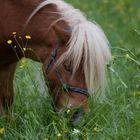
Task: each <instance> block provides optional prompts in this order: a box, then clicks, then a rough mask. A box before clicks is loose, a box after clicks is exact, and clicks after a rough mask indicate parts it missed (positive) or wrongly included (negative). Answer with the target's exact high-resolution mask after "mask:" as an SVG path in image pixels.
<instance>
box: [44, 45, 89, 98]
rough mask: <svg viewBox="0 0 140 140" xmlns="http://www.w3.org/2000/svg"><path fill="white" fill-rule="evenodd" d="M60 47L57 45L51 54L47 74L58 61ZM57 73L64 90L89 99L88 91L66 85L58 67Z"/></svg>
mask: <svg viewBox="0 0 140 140" xmlns="http://www.w3.org/2000/svg"><path fill="white" fill-rule="evenodd" d="M58 46H59V44H57V45H56V47H55V48H54V49H53V50H52V52H51V58H50V60H49V62H48V64H47V65H46V73H47V72H48V70H49V68H50V66H51V65H52V64H53V63H54V62H55V61H56V56H57V50H58ZM55 72H56V75H57V77H58V79H59V81H60V82H61V84H62V86H63V89H64V90H66V91H68V92H70V91H72V92H75V93H79V94H82V95H85V96H86V97H89V93H88V91H87V90H86V89H82V88H79V87H74V86H72V85H69V84H66V83H65V82H64V80H63V79H62V76H61V74H60V72H59V70H58V68H57V67H56V68H55Z"/></svg>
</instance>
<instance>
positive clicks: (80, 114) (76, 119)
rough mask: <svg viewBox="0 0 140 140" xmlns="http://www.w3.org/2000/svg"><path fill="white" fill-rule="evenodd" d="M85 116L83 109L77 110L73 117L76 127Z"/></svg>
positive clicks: (72, 120)
mask: <svg viewBox="0 0 140 140" xmlns="http://www.w3.org/2000/svg"><path fill="white" fill-rule="evenodd" d="M84 114H85V112H84V110H83V109H82V108H79V109H77V110H76V111H75V112H74V113H73V115H72V117H71V122H72V124H73V125H74V126H75V125H78V124H79V123H80V121H81V119H82V117H83V116H84Z"/></svg>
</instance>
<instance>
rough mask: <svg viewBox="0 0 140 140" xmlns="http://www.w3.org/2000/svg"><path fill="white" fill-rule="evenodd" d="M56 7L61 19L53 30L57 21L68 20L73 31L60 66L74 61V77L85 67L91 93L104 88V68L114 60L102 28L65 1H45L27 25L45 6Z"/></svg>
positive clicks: (59, 61)
mask: <svg viewBox="0 0 140 140" xmlns="http://www.w3.org/2000/svg"><path fill="white" fill-rule="evenodd" d="M49 4H55V5H56V6H57V9H58V13H59V14H61V18H59V19H58V20H57V21H55V22H54V23H52V24H51V25H50V28H51V27H52V26H53V25H54V24H56V23H57V22H58V21H61V20H65V21H66V22H67V23H68V25H69V27H70V28H71V30H72V33H71V38H70V40H69V42H68V43H67V51H66V52H65V53H64V54H63V55H62V56H61V57H60V59H59V60H58V63H59V64H60V63H62V62H63V61H65V60H72V63H73V73H75V72H76V70H78V68H79V66H80V64H81V63H82V64H83V70H84V75H85V80H86V85H87V88H88V91H89V92H90V93H94V92H96V91H97V90H98V89H99V88H100V87H101V88H103V87H104V81H105V65H106V64H107V63H108V62H109V60H110V59H111V54H110V51H109V47H108V46H109V42H108V40H107V38H106V37H105V35H104V32H103V31H102V30H101V28H100V27H99V26H98V25H97V24H96V23H95V22H91V21H88V20H87V18H86V17H85V16H84V14H83V13H82V12H81V11H80V10H78V9H75V8H74V7H73V6H71V5H70V4H67V3H66V2H64V1H63V0H45V1H43V2H42V3H41V4H40V5H39V6H38V7H37V8H36V9H35V10H34V11H33V13H32V14H31V15H30V17H29V18H28V20H27V23H28V22H29V21H30V20H31V19H32V17H33V16H35V14H36V13H37V12H38V11H39V10H40V9H41V8H43V7H44V6H46V5H49Z"/></svg>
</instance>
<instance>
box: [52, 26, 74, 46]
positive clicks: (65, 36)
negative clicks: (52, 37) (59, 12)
mask: <svg viewBox="0 0 140 140" xmlns="http://www.w3.org/2000/svg"><path fill="white" fill-rule="evenodd" d="M53 28H54V30H55V32H56V34H57V36H58V37H59V38H60V40H61V41H62V43H64V44H66V43H67V42H68V41H69V39H70V36H71V30H70V29H69V27H66V26H65V25H64V26H62V25H61V26H60V25H58V24H56V25H54V26H53Z"/></svg>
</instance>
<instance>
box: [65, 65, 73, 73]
mask: <svg viewBox="0 0 140 140" xmlns="http://www.w3.org/2000/svg"><path fill="white" fill-rule="evenodd" d="M63 66H64V68H65V70H66V71H68V72H70V73H72V66H71V65H70V64H63Z"/></svg>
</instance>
